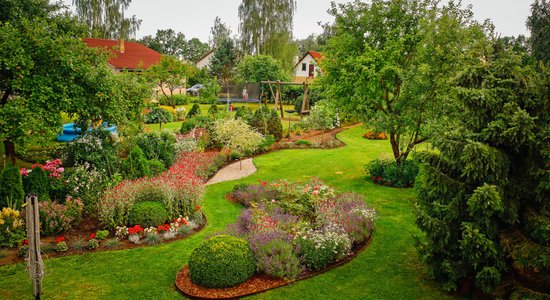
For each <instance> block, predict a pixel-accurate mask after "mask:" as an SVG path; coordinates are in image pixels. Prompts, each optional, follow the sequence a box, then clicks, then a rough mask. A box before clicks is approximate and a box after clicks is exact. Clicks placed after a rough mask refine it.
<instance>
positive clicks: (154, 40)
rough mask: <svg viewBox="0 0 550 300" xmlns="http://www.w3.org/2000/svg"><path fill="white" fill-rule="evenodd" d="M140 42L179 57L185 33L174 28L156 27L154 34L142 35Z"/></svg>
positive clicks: (183, 45)
mask: <svg viewBox="0 0 550 300" xmlns="http://www.w3.org/2000/svg"><path fill="white" fill-rule="evenodd" d="M140 43H142V44H144V45H146V46H147V47H149V48H151V49H153V50H156V51H158V52H160V53H162V54H165V55H173V56H176V57H181V55H182V54H183V49H185V46H186V43H187V42H186V40H185V35H184V34H183V33H181V32H175V31H174V29H171V28H169V29H158V30H157V32H156V34H155V36H154V37H153V36H150V35H147V36H144V37H143V38H141V39H140ZM191 61H193V60H191Z"/></svg>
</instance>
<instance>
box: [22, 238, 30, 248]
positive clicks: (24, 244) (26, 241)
mask: <svg viewBox="0 0 550 300" xmlns="http://www.w3.org/2000/svg"><path fill="white" fill-rule="evenodd" d="M28 244H29V240H27V239H24V240H22V241H21V246H27V245H28Z"/></svg>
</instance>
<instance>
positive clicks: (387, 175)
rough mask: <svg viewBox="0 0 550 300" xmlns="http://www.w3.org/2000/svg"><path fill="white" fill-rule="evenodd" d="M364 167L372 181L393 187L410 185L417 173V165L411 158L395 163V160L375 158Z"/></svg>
mask: <svg viewBox="0 0 550 300" xmlns="http://www.w3.org/2000/svg"><path fill="white" fill-rule="evenodd" d="M365 169H366V171H367V174H368V175H370V178H371V180H372V181H373V182H374V183H378V184H383V185H387V186H394V187H412V186H413V185H414V181H415V178H416V175H417V174H418V165H417V164H416V163H415V162H414V161H412V160H405V161H401V163H400V164H397V162H396V161H395V160H381V159H377V160H373V161H371V162H370V163H369V164H367V165H366V166H365Z"/></svg>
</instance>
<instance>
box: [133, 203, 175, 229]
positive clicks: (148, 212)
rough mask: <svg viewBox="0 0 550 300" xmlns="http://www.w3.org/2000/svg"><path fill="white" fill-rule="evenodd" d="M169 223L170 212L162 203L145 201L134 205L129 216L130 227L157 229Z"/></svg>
mask: <svg viewBox="0 0 550 300" xmlns="http://www.w3.org/2000/svg"><path fill="white" fill-rule="evenodd" d="M166 221H168V212H167V211H166V208H165V207H164V205H163V204H162V203H159V202H152V201H144V202H138V203H136V204H134V206H133V207H132V209H131V210H130V214H129V215H128V223H129V224H130V225H141V226H142V227H144V228H147V227H151V226H153V227H156V226H159V225H162V224H164V223H165V222H166Z"/></svg>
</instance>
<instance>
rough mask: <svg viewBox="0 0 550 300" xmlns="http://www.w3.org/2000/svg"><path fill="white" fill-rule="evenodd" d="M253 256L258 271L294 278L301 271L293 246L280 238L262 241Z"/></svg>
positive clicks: (278, 276)
mask: <svg viewBox="0 0 550 300" xmlns="http://www.w3.org/2000/svg"><path fill="white" fill-rule="evenodd" d="M254 256H255V260H256V267H257V269H258V271H260V272H263V273H265V274H267V275H269V276H272V277H275V278H285V279H295V278H296V277H298V275H300V272H301V271H302V270H301V266H300V260H299V259H298V256H297V254H296V252H295V251H294V246H293V245H292V243H291V242H288V241H285V240H282V239H273V240H271V241H268V242H267V243H262V244H261V245H260V246H259V249H258V250H257V251H256V252H255V253H254Z"/></svg>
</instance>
